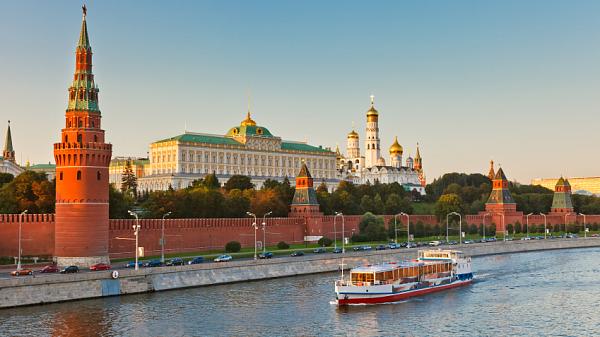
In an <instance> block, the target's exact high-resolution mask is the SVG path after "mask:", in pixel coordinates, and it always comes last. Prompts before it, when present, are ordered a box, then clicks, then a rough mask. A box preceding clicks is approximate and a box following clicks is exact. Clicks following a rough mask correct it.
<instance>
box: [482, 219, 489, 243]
mask: <svg viewBox="0 0 600 337" xmlns="http://www.w3.org/2000/svg"><path fill="white" fill-rule="evenodd" d="M488 215H491V214H490V213H485V214H484V215H483V241H485V217H486V216H488Z"/></svg>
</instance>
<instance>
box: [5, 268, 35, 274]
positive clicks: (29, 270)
mask: <svg viewBox="0 0 600 337" xmlns="http://www.w3.org/2000/svg"><path fill="white" fill-rule="evenodd" d="M10 274H11V275H12V276H23V275H32V274H33V270H31V269H21V270H14V271H12V272H11V273H10Z"/></svg>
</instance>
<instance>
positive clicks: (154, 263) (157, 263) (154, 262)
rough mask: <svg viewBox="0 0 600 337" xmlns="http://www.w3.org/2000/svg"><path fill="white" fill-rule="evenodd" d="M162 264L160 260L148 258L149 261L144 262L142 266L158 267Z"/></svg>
mask: <svg viewBox="0 0 600 337" xmlns="http://www.w3.org/2000/svg"><path fill="white" fill-rule="evenodd" d="M162 265H163V264H162V262H160V260H150V261H148V262H146V263H144V267H149V268H152V267H160V266H162Z"/></svg>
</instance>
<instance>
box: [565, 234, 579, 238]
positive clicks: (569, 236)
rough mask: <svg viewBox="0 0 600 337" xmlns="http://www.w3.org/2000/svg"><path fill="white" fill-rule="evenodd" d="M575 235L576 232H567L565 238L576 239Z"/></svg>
mask: <svg viewBox="0 0 600 337" xmlns="http://www.w3.org/2000/svg"><path fill="white" fill-rule="evenodd" d="M577 237H578V236H577V234H567V239H576V238H577Z"/></svg>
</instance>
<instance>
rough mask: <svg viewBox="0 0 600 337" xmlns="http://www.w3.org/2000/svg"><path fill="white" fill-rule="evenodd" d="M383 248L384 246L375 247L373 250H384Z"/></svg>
mask: <svg viewBox="0 0 600 337" xmlns="http://www.w3.org/2000/svg"><path fill="white" fill-rule="evenodd" d="M385 248H386V247H385V246H384V245H378V246H377V247H375V250H385Z"/></svg>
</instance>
